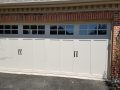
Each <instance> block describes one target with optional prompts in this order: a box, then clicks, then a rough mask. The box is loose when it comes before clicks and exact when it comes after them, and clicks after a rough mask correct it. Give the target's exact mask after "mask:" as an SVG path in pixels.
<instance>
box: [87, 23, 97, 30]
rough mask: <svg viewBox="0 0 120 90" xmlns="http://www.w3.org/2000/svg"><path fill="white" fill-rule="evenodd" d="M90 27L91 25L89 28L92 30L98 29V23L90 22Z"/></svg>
mask: <svg viewBox="0 0 120 90" xmlns="http://www.w3.org/2000/svg"><path fill="white" fill-rule="evenodd" d="M88 27H89V28H88V29H90V30H96V29H97V24H89V25H88Z"/></svg>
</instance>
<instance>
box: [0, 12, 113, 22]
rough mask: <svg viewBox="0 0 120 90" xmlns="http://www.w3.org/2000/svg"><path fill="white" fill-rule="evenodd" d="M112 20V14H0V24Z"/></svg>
mask: <svg viewBox="0 0 120 90" xmlns="http://www.w3.org/2000/svg"><path fill="white" fill-rule="evenodd" d="M111 18H112V12H110V11H106V12H105V11H100V12H67V13H48V14H47V13H44V14H0V22H26V23H27V22H28V23H30V22H32V23H33V22H42V23H44V22H45V23H49V22H55V23H56V22H74V21H81V20H106V19H111Z"/></svg>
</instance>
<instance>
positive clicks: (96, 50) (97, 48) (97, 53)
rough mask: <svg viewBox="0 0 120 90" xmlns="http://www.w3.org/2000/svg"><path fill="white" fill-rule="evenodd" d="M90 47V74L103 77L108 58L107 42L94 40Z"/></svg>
mask: <svg viewBox="0 0 120 90" xmlns="http://www.w3.org/2000/svg"><path fill="white" fill-rule="evenodd" d="M91 46H92V47H91V72H92V74H99V75H104V74H105V72H106V62H107V57H108V54H107V53H108V52H107V51H108V41H107V40H94V41H92V45H91Z"/></svg>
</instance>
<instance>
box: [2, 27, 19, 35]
mask: <svg viewBox="0 0 120 90" xmlns="http://www.w3.org/2000/svg"><path fill="white" fill-rule="evenodd" d="M0 34H18V25H0Z"/></svg>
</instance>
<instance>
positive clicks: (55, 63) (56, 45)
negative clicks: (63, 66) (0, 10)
mask: <svg viewBox="0 0 120 90" xmlns="http://www.w3.org/2000/svg"><path fill="white" fill-rule="evenodd" d="M46 54H47V56H46V57H47V60H46V61H47V65H46V67H47V69H48V70H52V71H59V70H60V40H55V39H54V40H48V41H47V42H46Z"/></svg>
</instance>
